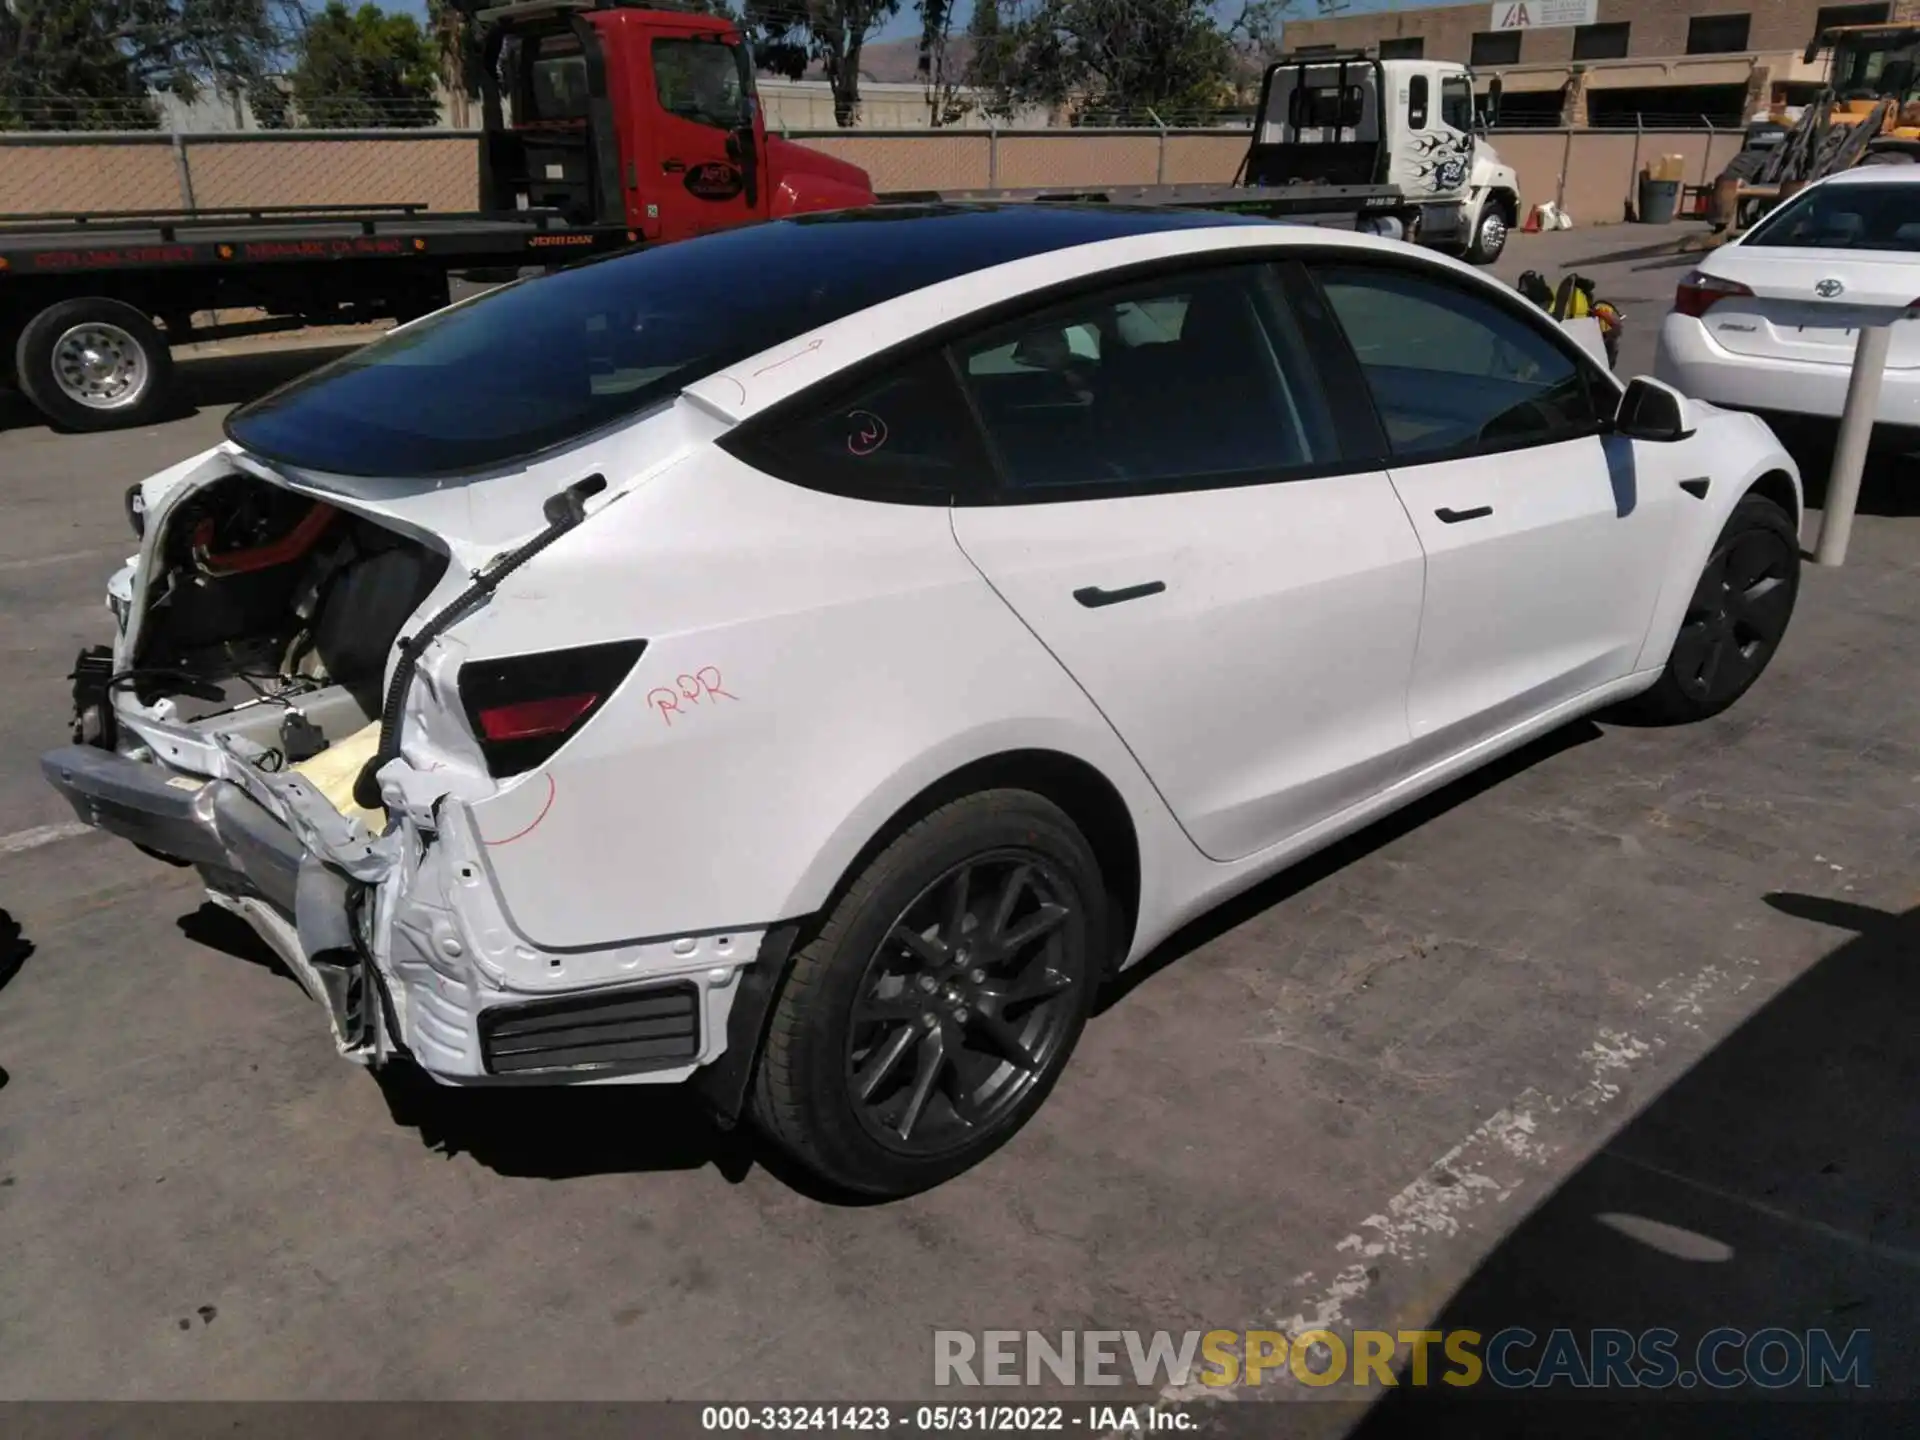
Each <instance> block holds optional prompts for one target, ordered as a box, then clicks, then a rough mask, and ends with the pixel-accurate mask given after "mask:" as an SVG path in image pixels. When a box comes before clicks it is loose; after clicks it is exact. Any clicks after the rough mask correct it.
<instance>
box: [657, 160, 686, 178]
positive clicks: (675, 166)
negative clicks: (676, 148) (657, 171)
mask: <svg viewBox="0 0 1920 1440" xmlns="http://www.w3.org/2000/svg"><path fill="white" fill-rule="evenodd" d="M660 168H661V169H662V170H664V171H665V172H666V173H667V174H669V175H678V174H679V173H680V172H681V171H682V170H685V169H686V168H687V162H686V161H684V160H662V161H661V162H660Z"/></svg>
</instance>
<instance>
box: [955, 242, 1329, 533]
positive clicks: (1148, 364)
mask: <svg viewBox="0 0 1920 1440" xmlns="http://www.w3.org/2000/svg"><path fill="white" fill-rule="evenodd" d="M956 352H957V359H958V361H959V369H960V371H961V373H962V375H963V376H964V378H965V382H966V385H967V388H968V390H969V391H970V393H971V396H972V400H973V403H974V406H975V409H976V410H977V412H978V414H979V416H980V418H981V421H982V423H983V425H984V427H985V429H986V433H987V438H988V440H989V441H990V442H991V444H992V446H993V448H994V451H995V453H996V455H997V458H998V460H999V462H1000V470H1001V474H1002V477H1003V479H1004V481H1005V482H1006V484H1007V485H1008V486H1009V487H1010V488H1011V489H1012V490H1013V491H1015V492H1024V493H1025V494H1026V495H1027V496H1028V497H1029V498H1031V497H1033V496H1034V495H1036V494H1044V495H1045V496H1046V497H1047V498H1063V499H1064V498H1070V497H1069V495H1068V494H1064V493H1062V492H1071V491H1075V490H1078V489H1080V488H1082V487H1087V486H1095V487H1100V488H1103V489H1119V490H1125V491H1129V492H1138V491H1140V490H1144V489H1156V488H1180V487H1185V486H1190V485H1199V484H1214V483H1217V484H1233V483H1245V482H1247V481H1251V480H1258V479H1277V478H1281V477H1283V476H1285V475H1287V474H1290V473H1291V474H1298V473H1301V472H1303V471H1305V470H1308V469H1314V468H1325V467H1326V466H1327V465H1329V464H1330V463H1332V462H1333V461H1335V460H1337V458H1338V454H1337V448H1336V445H1335V438H1334V437H1335V429H1334V426H1333V424H1332V423H1331V421H1330V419H1329V417H1328V413H1327V409H1326V406H1325V404H1324V401H1323V400H1322V399H1321V397H1320V395H1319V392H1318V389H1317V387H1316V385H1315V384H1314V383H1313V381H1312V379H1311V376H1312V374H1313V372H1312V370H1311V368H1310V367H1309V365H1308V364H1307V361H1306V352H1305V346H1304V344H1303V342H1302V340H1301V337H1300V334H1299V332H1298V330H1297V329H1296V328H1295V327H1294V325H1293V323H1292V320H1291V318H1290V317H1289V316H1288V315H1287V313H1286V311H1285V309H1284V304H1283V302H1282V300H1281V297H1280V295H1279V293H1278V290H1277V287H1274V286H1273V285H1272V284H1271V283H1270V279H1269V274H1268V272H1267V271H1266V269H1265V267H1263V266H1258V265H1248V266H1243V267H1237V268H1235V269H1233V270H1226V271H1221V270H1214V271H1205V272H1191V271H1190V272H1186V273H1184V274H1180V275H1177V276H1171V277H1168V278H1165V279H1162V280H1158V281H1154V282H1152V283H1149V284H1138V285H1133V286H1129V287H1127V288H1126V289H1122V290H1107V291H1102V292H1098V293H1096V294H1093V295H1089V296H1086V297H1083V298H1080V299H1076V300H1073V301H1070V302H1067V303H1066V304H1063V305H1056V306H1053V307H1050V308H1048V309H1046V310H1043V311H1039V312H1037V313H1034V314H1030V315H1027V316H1024V317H1022V318H1020V319H1018V320H1015V321H1011V322H1009V323H1007V324H1004V325H1001V326H998V327H996V328H994V329H993V330H990V331H988V332H987V333H985V334H983V335H980V336H977V337H975V338H973V339H971V340H969V341H965V342H962V343H961V344H960V345H958V346H957V347H956Z"/></svg>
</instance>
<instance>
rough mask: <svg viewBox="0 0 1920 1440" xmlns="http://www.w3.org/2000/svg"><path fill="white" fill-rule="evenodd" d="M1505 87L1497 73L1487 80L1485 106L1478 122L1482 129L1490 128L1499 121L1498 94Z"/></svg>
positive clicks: (1499, 94)
mask: <svg viewBox="0 0 1920 1440" xmlns="http://www.w3.org/2000/svg"><path fill="white" fill-rule="evenodd" d="M1506 88H1507V87H1506V84H1505V82H1503V81H1502V80H1501V79H1500V77H1499V76H1498V75H1496V76H1494V77H1493V79H1491V80H1489V81H1488V82H1487V108H1486V111H1485V113H1484V115H1483V116H1482V119H1481V122H1480V125H1481V128H1482V129H1483V130H1491V129H1492V128H1493V127H1494V126H1496V125H1498V124H1499V123H1500V96H1501V94H1502V92H1504V91H1505V90H1506Z"/></svg>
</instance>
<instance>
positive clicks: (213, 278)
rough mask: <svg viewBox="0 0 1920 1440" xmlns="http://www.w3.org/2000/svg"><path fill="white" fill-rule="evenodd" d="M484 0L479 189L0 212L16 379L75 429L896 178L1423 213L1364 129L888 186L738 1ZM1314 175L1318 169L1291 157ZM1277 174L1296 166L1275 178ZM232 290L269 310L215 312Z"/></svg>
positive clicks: (1213, 203)
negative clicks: (1075, 175)
mask: <svg viewBox="0 0 1920 1440" xmlns="http://www.w3.org/2000/svg"><path fill="white" fill-rule="evenodd" d="M652 3H653V4H656V5H658V4H661V3H663V0H652ZM664 3H671V0H664ZM469 13H471V14H472V15H473V18H474V20H475V22H476V27H477V29H476V34H477V36H478V38H479V41H480V44H481V49H482V64H481V66H480V71H481V74H482V76H483V77H485V78H484V80H483V88H482V95H481V99H482V106H483V115H484V128H483V132H482V135H481V140H480V147H479V150H480V155H479V170H480V174H479V195H480V206H481V208H480V209H479V210H477V211H475V212H472V213H466V214H459V213H450V212H446V211H430V210H428V209H427V208H426V207H424V206H421V205H354V206H305V207H272V206H262V207H252V208H240V209H227V210H212V209H199V210H186V211H176V212H152V211H144V212H133V211H107V212H93V213H89V214H84V215H0V380H7V379H10V380H11V381H12V383H13V384H14V385H15V386H17V387H18V389H19V390H20V391H21V392H22V393H23V394H24V395H25V396H26V398H27V399H28V400H29V401H30V402H31V403H32V404H33V405H34V406H35V407H36V408H37V409H38V410H39V411H40V412H41V413H42V414H43V415H45V416H46V417H47V418H48V419H49V420H51V421H53V422H54V423H55V424H57V425H60V426H62V427H64V428H67V429H71V430H109V429H117V428H121V427H124V426H131V425H140V424H146V423H150V422H151V421H153V420H155V419H158V418H160V417H162V416H163V415H165V414H166V413H168V411H169V409H170V408H171V406H172V404H173V397H172V393H171V392H172V381H173V366H172V358H171V347H172V346H174V345H180V344H186V343H190V342H193V341H199V340H212V339H220V338H226V337H230V336H235V335H240V334H246V333H258V332H262V331H270V330H286V329H297V328H300V327H302V326H310V325H341V324H353V323H360V322H364V321H369V320H377V319H395V320H401V321H405V320H410V319H414V318H416V317H418V316H420V315H424V314H428V313H430V312H431V311H433V310H436V309H438V308H440V307H441V306H442V305H444V304H446V303H447V298H448V280H449V279H450V278H451V277H453V276H455V275H464V276H467V277H469V278H474V279H482V280H487V279H507V278H511V277H513V276H515V275H517V274H519V273H520V272H522V271H523V270H526V269H528V268H530V267H531V268H536V269H540V268H551V267H553V266H556V265H561V264H567V263H571V262H573V261H575V260H578V259H580V258H582V257H585V256H589V255H593V254H596V253H603V252H608V251H613V250H621V249H626V248H628V247H630V246H634V245H654V244H662V243H665V242H668V241H673V240H682V239H687V238H689V237H691V236H695V235H700V234H703V233H705V232H708V231H713V230H722V229H726V228H728V227H730V226H735V225H743V224H747V223H750V222H752V221H756V220H767V219H778V218H780V217H782V216H786V215H793V214H799V213H801V212H803V211H812V210H834V209H848V208H853V207H859V206H866V205H872V204H875V203H879V202H883V201H886V200H889V199H893V200H902V201H904V200H916V201H924V200H928V199H949V200H954V201H965V202H980V201H988V200H993V201H1014V202H1029V203H1031V202H1047V201H1053V202H1079V203H1087V202H1106V203H1119V204H1132V205H1174V206H1183V207H1188V208H1197V209H1224V210H1236V211H1241V212H1252V213H1257V214H1261V215H1268V216H1273V217H1276V218H1279V217H1284V218H1291V219H1297V220H1305V221H1309V222H1312V223H1316V224H1335V225H1342V226H1345V227H1348V228H1354V227H1359V226H1368V225H1371V226H1375V227H1378V228H1379V229H1380V230H1381V232H1382V233H1389V234H1398V233H1413V232H1415V231H1417V230H1418V228H1419V214H1420V207H1419V205H1418V204H1417V203H1415V202H1413V201H1411V200H1410V199H1409V198H1408V197H1406V196H1404V195H1403V194H1402V193H1401V191H1400V190H1399V189H1398V188H1397V187H1395V186H1394V185H1390V184H1385V183H1373V182H1371V181H1370V182H1369V183H1361V184H1347V183H1328V178H1329V177H1327V176H1324V175H1321V170H1323V169H1324V165H1323V163H1322V159H1321V158H1320V157H1322V156H1324V155H1327V154H1333V153H1335V152H1339V153H1341V154H1344V153H1345V152H1346V151H1349V150H1352V149H1354V148H1355V147H1354V146H1353V145H1351V144H1346V145H1320V146H1302V145H1300V144H1298V143H1276V142H1275V141H1274V140H1273V139H1272V137H1270V136H1268V135H1267V133H1266V132H1267V131H1268V130H1272V129H1273V128H1274V127H1272V126H1268V125H1261V126H1257V127H1256V128H1255V130H1254V132H1253V133H1252V135H1251V136H1250V142H1249V149H1248V159H1247V162H1246V163H1245V164H1243V166H1242V171H1243V174H1244V176H1245V178H1246V181H1247V183H1236V184H1232V185H1153V186H1116V187H1111V188H1096V189H1084V188H1083V189H1074V190H1001V191H967V192H955V193H952V194H945V195H941V194H928V193H916V194H913V195H911V196H909V195H904V194H902V195H895V196H876V195H875V193H874V190H873V185H872V181H871V180H870V179H869V177H868V175H867V173H866V172H865V171H864V170H862V169H860V168H859V167H858V166H855V165H850V164H848V163H846V162H845V161H842V160H837V159H834V158H833V157H832V156H829V155H824V154H821V153H820V152H818V151H815V150H809V149H807V148H805V147H804V146H800V145H795V144H793V143H792V142H790V141H788V140H785V139H783V138H781V137H780V136H777V135H769V134H768V133H767V128H766V125H765V123H764V120H763V118H762V115H761V113H760V106H759V101H758V99H757V97H756V96H755V93H754V66H753V58H752V55H751V52H750V50H749V47H748V46H747V45H746V43H745V42H744V41H743V39H742V37H741V35H740V32H739V30H738V28H737V27H736V26H735V25H734V24H733V23H732V22H731V21H729V20H726V19H723V18H720V17H717V16H712V15H703V14H694V13H688V12H680V11H670V10H660V9H651V8H645V6H644V4H643V3H640V0H524V3H512V4H507V5H503V6H499V7H496V8H492V9H483V10H471V9H470V11H469ZM1311 63H1314V62H1311V61H1309V60H1305V59H1302V60H1296V61H1289V62H1283V63H1279V64H1275V65H1272V66H1270V67H1269V68H1268V71H1267V75H1266V85H1265V90H1264V91H1263V94H1262V97H1261V110H1260V113H1261V114H1262V115H1266V114H1267V111H1268V99H1269V96H1277V95H1280V94H1282V93H1286V94H1289V95H1291V96H1292V98H1293V99H1294V100H1295V101H1298V100H1299V99H1300V98H1301V96H1300V94H1299V93H1298V92H1300V91H1302V90H1304V89H1305V88H1306V87H1307V79H1306V69H1305V68H1303V67H1308V66H1310V64H1311ZM1322 68H1324V67H1322ZM1342 73H1343V74H1344V73H1345V72H1344V70H1343V71H1342ZM1276 77H1282V81H1283V83H1282V89H1281V90H1276V89H1275V86H1276ZM1288 87H1291V88H1290V89H1289V88H1288ZM503 91H504V93H503ZM1356 93H1357V92H1356ZM1292 108H1293V109H1299V108H1300V107H1299V105H1298V104H1294V105H1293V107H1292ZM1341 123H1342V124H1345V123H1346V122H1345V121H1342V122H1341ZM1296 128H1297V127H1296ZM1287 133H1288V134H1289V135H1292V132H1291V131H1288V132H1287ZM1355 133H1356V134H1357V133H1358V132H1357V130H1356V131H1355ZM1327 134H1328V135H1331V136H1334V137H1336V138H1341V139H1344V138H1345V137H1346V134H1347V132H1346V131H1345V130H1343V129H1340V128H1338V127H1336V128H1334V129H1332V130H1329V131H1327ZM1292 138H1293V140H1296V141H1297V140H1298V139H1299V137H1298V136H1297V135H1293V136H1292ZM1367 143H1368V145H1369V146H1371V147H1373V149H1378V148H1379V146H1380V145H1381V144H1382V142H1381V141H1380V140H1379V139H1378V138H1377V137H1376V138H1375V139H1374V140H1372V141H1369V142H1367ZM1369 153H1372V151H1371V150H1370V151H1369ZM1303 163H1305V164H1309V165H1311V166H1317V167H1321V168H1320V169H1310V170H1302V169H1301V168H1299V167H1300V166H1301V165H1302V164H1303ZM1276 167H1277V168H1276ZM1372 168H1374V169H1379V168H1380V167H1379V166H1377V165H1376V166H1374V167H1372ZM1307 175H1321V178H1319V179H1315V180H1310V181H1305V182H1304V183H1302V181H1301V180H1297V179H1294V178H1292V177H1304V176H1307ZM1269 177H1271V178H1273V179H1284V180H1285V182H1286V183H1277V184H1276V183H1263V182H1266V181H1267V180H1268V179H1269ZM1341 178H1345V177H1341ZM234 310H255V311H258V312H260V317H261V318H259V319H254V320H248V321H245V322H241V323H238V324H223V325H217V326H197V325H196V323H195V321H196V317H197V316H200V315H204V314H206V313H207V312H216V311H234Z"/></svg>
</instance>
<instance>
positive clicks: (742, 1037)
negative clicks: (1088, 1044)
mask: <svg viewBox="0 0 1920 1440" xmlns="http://www.w3.org/2000/svg"><path fill="white" fill-rule="evenodd" d="M996 789H1017V790H1029V791H1032V792H1033V793H1034V794H1036V795H1040V796H1042V797H1044V798H1045V799H1047V800H1050V801H1052V802H1053V803H1054V804H1055V805H1058V806H1059V807H1060V808H1061V809H1062V810H1063V811H1065V812H1066V814H1067V816H1068V818H1069V819H1071V820H1072V821H1073V823H1074V824H1075V825H1076V826H1078V827H1079V829H1080V833H1081V834H1082V835H1084V836H1085V837H1086V840H1087V843H1088V844H1089V845H1090V846H1092V847H1093V853H1094V858H1095V860H1096V861H1098V863H1099V865H1100V873H1101V876H1102V878H1103V879H1104V880H1105V881H1106V883H1107V894H1108V898H1109V900H1110V901H1111V903H1112V907H1113V913H1112V916H1111V920H1112V935H1111V943H1110V944H1109V947H1108V950H1109V954H1108V959H1107V964H1108V966H1109V967H1111V968H1113V969H1117V968H1118V966H1119V964H1120V962H1121V961H1122V960H1124V959H1125V958H1126V956H1127V954H1128V953H1129V950H1130V947H1131V946H1132V943H1133V935H1134V930H1135V927H1136V926H1137V925H1138V923H1139V913H1140V899H1141V858H1140V834H1139V829H1138V826H1137V824H1136V822H1135V820H1134V816H1133V811H1132V809H1131V807H1130V806H1129V805H1128V804H1127V801H1126V798H1125V797H1124V796H1123V795H1122V794H1121V793H1120V790H1119V788H1118V787H1117V786H1116V785H1115V784H1114V783H1113V781H1112V780H1111V779H1109V778H1108V777H1107V776H1106V775H1105V774H1103V773H1102V772H1101V771H1100V769H1099V768H1098V767H1097V766H1095V765H1094V764H1093V763H1092V762H1091V761H1088V760H1086V759H1084V758H1082V757H1081V756H1078V755H1072V754H1069V753H1067V752H1066V751H1064V750H1056V749H1049V748H1045V747H1039V746H1029V747H1023V748H1018V749H1008V750H999V751H995V752H993V753H991V754H986V755H981V756H979V757H977V758H975V759H972V760H969V761H966V762H965V763H963V764H960V765H958V766H955V767H954V768H952V769H949V770H948V771H947V772H946V773H945V774H943V775H941V776H940V777H939V778H938V779H936V780H934V781H932V782H930V783H928V784H925V785H922V786H921V787H920V788H919V789H918V790H917V791H915V792H914V793H913V794H912V795H910V796H909V797H908V798H907V799H905V800H904V801H902V802H901V803H899V804H898V805H896V806H895V807H894V808H893V810H892V811H891V812H890V813H889V814H888V815H887V816H886V818H885V819H884V820H883V821H882V822H881V823H880V824H879V825H878V826H877V827H875V828H873V829H872V832H871V833H870V834H869V835H868V837H867V838H866V840H865V842H864V843H863V844H861V845H860V847H859V848H858V849H857V850H856V851H855V852H854V854H853V856H852V858H851V859H849V860H848V861H847V862H846V863H845V864H844V865H843V866H841V867H840V872H839V874H838V876H837V877H836V878H835V880H834V881H833V883H832V885H831V887H830V888H829V889H828V891H827V893H826V894H825V895H824V896H823V897H822V898H821V900H820V901H819V903H818V904H817V905H815V906H814V907H813V908H812V911H811V913H810V914H807V915H806V916H804V917H802V918H798V919H795V920H791V921H785V922H782V923H781V924H779V925H777V926H775V927H774V928H773V929H771V930H770V931H768V933H767V937H766V939H765V940H763V941H762V942H761V948H760V952H759V954H758V955H757V956H756V957H755V959H754V962H753V964H752V965H750V966H749V967H747V970H746V972H745V973H744V974H743V976H742V979H741V982H740V988H739V991H738V993H737V994H736V995H735V997H734V1003H733V1007H732V1009H731V1010H730V1011H729V1013H728V1017H727V1048H726V1050H725V1051H724V1052H722V1054H721V1055H720V1057H719V1059H718V1060H716V1061H714V1062H713V1063H712V1064H709V1065H705V1066H702V1067H701V1068H700V1069H699V1070H697V1071H696V1072H695V1073H694V1078H693V1081H692V1084H693V1086H694V1089H695V1091H696V1092H697V1093H699V1094H700V1095H701V1096H702V1097H703V1099H704V1100H705V1101H706V1104H707V1105H708V1107H709V1108H710V1109H711V1110H712V1111H713V1112H714V1114H715V1115H716V1117H717V1118H718V1119H719V1120H720V1122H721V1123H722V1124H724V1125H732V1124H733V1123H734V1122H735V1121H737V1120H738V1118H739V1116H740V1114H741V1111H742V1110H743V1109H744V1108H745V1103H746V1096H747V1092H748V1089H749V1088H750V1086H751V1085H752V1084H753V1079H754V1075H755V1072H756V1071H757V1070H758V1068H759V1065H760V1055H761V1051H762V1050H764V1049H765V1047H766V1040H767V1022H768V1020H769V1018H770V1016H771V1014H772V1010H773V1004H774V1001H775V1000H776V999H777V998H778V996H779V994H780V990H781V988H782V987H783V986H784V985H785V984H786V980H787V975H788V973H789V972H790V971H791V970H792V968H793V959H794V955H795V953H796V952H797V951H799V950H800V949H802V948H803V947H804V946H805V945H806V944H807V943H808V941H809V940H810V939H811V938H812V937H813V935H814V933H815V932H816V931H817V929H818V927H819V925H820V924H821V921H822V919H823V918H824V917H825V916H826V915H827V914H829V913H831V911H832V910H833V907H834V906H835V905H837V904H839V902H840V898H841V897H842V896H843V895H845V894H846V892H847V891H848V889H850V888H851V887H852V886H853V885H854V884H855V882H856V881H857V880H858V879H859V876H860V874H861V872H862V871H864V870H865V869H866V868H867V866H868V865H869V864H871V863H872V861H873V859H874V857H875V856H877V855H878V854H879V853H880V852H881V851H882V850H884V849H886V847H887V846H888V845H890V844H892V843H893V841H894V840H895V839H896V838H898V837H899V836H900V835H901V834H903V833H904V832H905V831H906V830H907V829H909V828H910V827H911V826H912V825H913V824H914V823H915V822H917V821H918V820H920V819H921V818H923V817H924V816H926V815H929V814H931V813H932V812H933V811H935V810H937V809H939V808H940V807H941V806H942V805H945V804H947V803H949V802H951V801H953V800H957V799H959V798H960V797H961V796H963V795H971V794H976V793H978V792H979V791H982V790H996Z"/></svg>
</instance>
